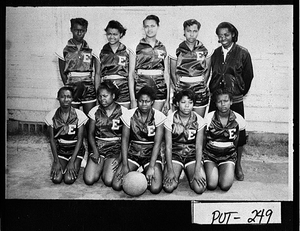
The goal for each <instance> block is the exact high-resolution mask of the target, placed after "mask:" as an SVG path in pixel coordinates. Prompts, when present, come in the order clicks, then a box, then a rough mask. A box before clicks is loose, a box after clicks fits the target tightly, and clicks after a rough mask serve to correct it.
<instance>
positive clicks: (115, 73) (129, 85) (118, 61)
mask: <svg viewBox="0 0 300 231" xmlns="http://www.w3.org/2000/svg"><path fill="white" fill-rule="evenodd" d="M105 32H106V37H107V40H108V43H107V44H105V45H104V46H103V48H102V50H101V52H100V62H101V68H100V79H101V81H103V80H109V81H111V82H114V84H116V86H117V87H118V88H119V91H120V94H119V98H118V103H119V104H121V105H123V106H124V107H126V108H129V107H130V98H131V97H130V94H129V92H131V93H132V92H134V89H133V88H134V83H133V81H130V80H131V79H129V78H128V73H129V65H130V63H131V62H132V61H133V60H134V54H133V52H131V51H129V50H128V49H127V48H126V46H125V45H124V44H122V43H121V42H120V39H121V38H122V37H123V36H124V35H125V33H126V29H125V28H124V27H123V25H122V24H121V23H119V22H118V21H115V20H112V21H109V23H108V25H107V26H106V28H105ZM97 84H98V83H97ZM129 89H131V90H130V91H129Z"/></svg>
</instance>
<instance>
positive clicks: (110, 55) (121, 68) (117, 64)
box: [99, 43, 129, 78]
mask: <svg viewBox="0 0 300 231" xmlns="http://www.w3.org/2000/svg"><path fill="white" fill-rule="evenodd" d="M99 57H100V62H101V77H103V76H109V75H120V76H123V77H126V78H127V77H128V68H129V50H128V49H127V48H126V46H125V45H124V44H122V43H120V45H119V47H118V49H117V51H116V53H114V52H113V50H112V49H111V47H110V45H109V43H107V44H105V45H104V46H103V48H102V50H101V52H100V55H99Z"/></svg>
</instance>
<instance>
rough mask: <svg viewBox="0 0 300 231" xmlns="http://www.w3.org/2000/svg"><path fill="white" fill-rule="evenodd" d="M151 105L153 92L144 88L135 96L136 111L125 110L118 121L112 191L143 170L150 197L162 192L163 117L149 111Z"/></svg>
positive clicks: (156, 112)
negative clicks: (119, 160) (117, 164)
mask: <svg viewBox="0 0 300 231" xmlns="http://www.w3.org/2000/svg"><path fill="white" fill-rule="evenodd" d="M154 101H155V91H154V89H153V88H151V87H149V86H145V87H143V88H141V90H140V91H139V92H138V93H137V105H138V106H137V108H133V109H131V110H128V111H127V112H126V113H124V114H123V115H122V117H121V119H122V121H123V123H124V126H123V130H122V152H121V153H122V164H121V165H120V167H119V169H118V170H117V173H116V175H115V179H114V181H113V188H114V189H115V190H121V188H122V177H123V176H125V175H126V174H127V173H128V172H129V171H136V170H137V169H138V168H139V167H142V168H143V172H144V174H145V175H146V179H147V180H148V185H149V190H150V191H151V192H152V193H155V194H156V193H159V192H160V191H161V189H162V162H161V156H160V155H159V153H160V146H161V142H162V137H163V132H164V130H163V126H164V121H165V115H164V114H163V113H162V112H160V111H158V110H156V109H154V108H153V104H154Z"/></svg>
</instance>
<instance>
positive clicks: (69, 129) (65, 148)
mask: <svg viewBox="0 0 300 231" xmlns="http://www.w3.org/2000/svg"><path fill="white" fill-rule="evenodd" d="M87 121H88V117H87V116H86V115H85V114H84V113H83V112H82V111H80V110H79V109H76V108H73V107H71V109H70V115H69V117H68V119H67V121H66V122H65V121H64V120H63V119H62V116H61V109H60V108H56V109H53V110H51V111H50V112H49V113H48V114H47V115H46V117H45V123H46V124H47V125H48V126H51V127H52V129H53V133H54V139H55V140H56V147H57V154H58V157H59V158H61V159H65V160H70V159H71V156H72V155H73V153H74V149H75V146H76V143H77V136H78V129H79V128H80V127H81V126H82V125H85V124H86V122H87ZM84 151H85V149H84V146H83V144H82V146H81V147H80V150H79V152H78V155H77V158H81V159H83V156H84Z"/></svg>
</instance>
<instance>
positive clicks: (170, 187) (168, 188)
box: [163, 162, 182, 193]
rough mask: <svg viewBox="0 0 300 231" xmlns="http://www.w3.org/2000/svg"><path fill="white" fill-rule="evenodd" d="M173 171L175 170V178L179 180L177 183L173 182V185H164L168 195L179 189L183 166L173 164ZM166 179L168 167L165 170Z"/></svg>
mask: <svg viewBox="0 0 300 231" xmlns="http://www.w3.org/2000/svg"><path fill="white" fill-rule="evenodd" d="M173 169H174V173H175V177H176V179H177V182H175V181H174V180H173V181H172V182H171V184H164V185H163V189H164V191H165V192H167V193H171V192H173V191H174V190H175V189H176V188H177V187H178V183H179V176H180V174H181V171H182V165H180V164H177V163H174V162H173ZM163 175H164V178H165V176H166V175H167V167H165V168H164V173H163Z"/></svg>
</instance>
